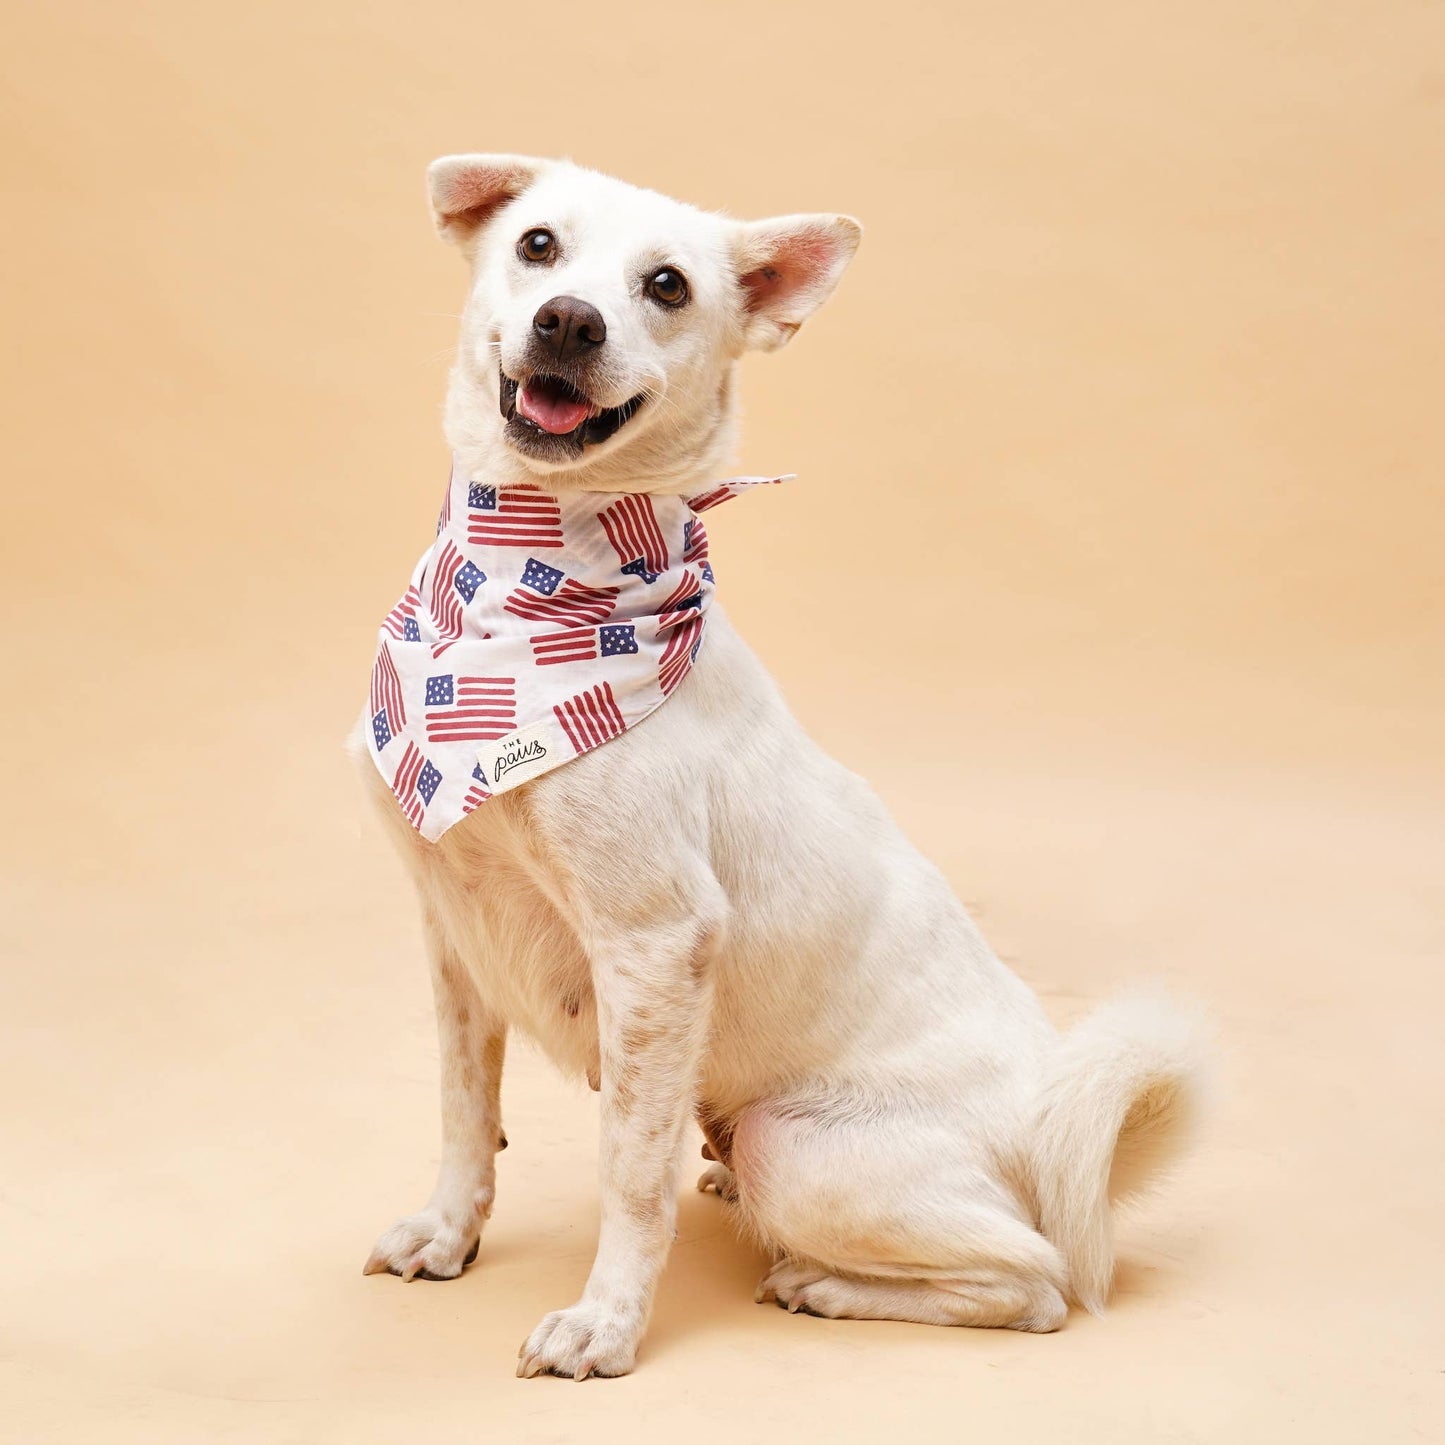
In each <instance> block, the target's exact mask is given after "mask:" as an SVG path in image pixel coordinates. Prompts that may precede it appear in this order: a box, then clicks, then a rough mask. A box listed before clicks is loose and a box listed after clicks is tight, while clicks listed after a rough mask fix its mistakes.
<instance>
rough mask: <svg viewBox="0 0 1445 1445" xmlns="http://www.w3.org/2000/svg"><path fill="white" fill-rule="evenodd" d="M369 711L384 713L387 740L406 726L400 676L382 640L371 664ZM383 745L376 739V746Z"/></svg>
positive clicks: (373, 714) (389, 651) (389, 650)
mask: <svg viewBox="0 0 1445 1445" xmlns="http://www.w3.org/2000/svg"><path fill="white" fill-rule="evenodd" d="M371 712H372V716H373V717H375V715H376V714H377V713H385V714H386V726H387V731H388V737H387V741H388V742H390V740H391V738H393V737H395V736H396V734H397V733H399V732H400V731H401V730H402V728H404V727H405V726H406V707H405V706H404V704H403V703H402V700H401V678H400V677H398V676H397V673H396V663H395V662H393V661H392V657H391V649H390V648H389V647H388V646H387V645H386V643H384V642H383V643H382V644H381V648H380V650H379V651H378V652H377V654H376V661H375V662H374V663H372V665H371ZM385 746H386V744H385V743H383V742H381V741H380V740H378V742H377V747H378V748H381V747H385Z"/></svg>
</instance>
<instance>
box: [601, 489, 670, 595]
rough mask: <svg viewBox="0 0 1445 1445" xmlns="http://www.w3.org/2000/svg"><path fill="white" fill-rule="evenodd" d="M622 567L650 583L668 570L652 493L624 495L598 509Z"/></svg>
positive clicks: (664, 546) (664, 542)
mask: <svg viewBox="0 0 1445 1445" xmlns="http://www.w3.org/2000/svg"><path fill="white" fill-rule="evenodd" d="M597 520H598V521H599V522H601V523H602V529H603V531H605V532H606V533H607V540H608V541H609V542H610V543H611V544H612V550H613V551H614V552H616V553H617V560H618V561H619V562H620V563H621V564H622V571H623V572H625V573H628V574H629V575H631V576H636V577H641V578H642V580H643V581H644V582H648V583H652V582H656V581H657V579H658V578H659V577H660V576H661V575H662V574H663V573H664V572H666V571H667V542H666V540H665V539H664V537H663V535H662V528H661V527H660V526H658V524H657V513H656V511H655V510H654V508H653V505H652V498H651V497H644V496H640V495H638V496H632V495H629V496H626V497H622V498H621V499H620V500H618V501H616V502H614V503H613V504H612V505H611V506H610V507H606V508H604V509H603V510H602V511H600V512H598V514H597Z"/></svg>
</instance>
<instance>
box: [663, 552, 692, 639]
mask: <svg viewBox="0 0 1445 1445" xmlns="http://www.w3.org/2000/svg"><path fill="white" fill-rule="evenodd" d="M701 606H702V579H701V578H700V577H699V576H698V574H697V573H696V572H694V571H693V570H692V569H691V568H690V567H684V568H683V570H682V580H681V581H680V582H679V583H678V584H677V586H676V587H674V588H673V589H672V592H671V594H670V595H669V597H668V599H667V601H666V602H664V603H663V604H662V606H661V607H659V608H658V609H657V627H658V631H661V630H662V629H663V628H665V627H676V626H677V624H678V623H679V622H683V621H686V619H687V618H688V617H689V616H693V615H695V614H694V613H693V610H692V609H693V608H696V607H701Z"/></svg>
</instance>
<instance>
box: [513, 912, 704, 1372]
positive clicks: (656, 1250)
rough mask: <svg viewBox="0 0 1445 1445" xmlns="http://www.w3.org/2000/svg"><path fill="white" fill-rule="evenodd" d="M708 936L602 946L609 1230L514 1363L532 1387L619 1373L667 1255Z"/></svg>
mask: <svg viewBox="0 0 1445 1445" xmlns="http://www.w3.org/2000/svg"><path fill="white" fill-rule="evenodd" d="M714 936H715V932H714V930H713V929H711V928H709V927H707V926H704V925H701V924H699V923H697V922H695V921H694V922H690V923H688V924H678V925H675V926H670V927H669V926H659V927H653V928H649V929H646V930H643V931H641V932H639V933H637V934H633V935H631V936H630V937H628V938H626V939H622V938H616V939H613V940H611V941H609V942H605V943H603V944H602V946H601V947H599V948H597V950H596V952H595V955H594V962H593V986H594V988H595V989H596V993H597V1027H598V1034H599V1043H600V1047H601V1056H602V1139H601V1161H600V1163H601V1196H602V1227H601V1232H600V1234H599V1237H598V1242H597V1255H596V1258H595V1259H594V1261H593V1264H592V1272H591V1274H590V1275H589V1276H588V1280H587V1287H586V1289H585V1290H584V1291H583V1293H582V1298H581V1299H580V1300H579V1301H578V1302H577V1303H576V1304H575V1305H573V1306H572V1307H571V1308H570V1309H565V1310H558V1311H557V1312H555V1313H553V1314H550V1315H548V1316H547V1317H546V1318H545V1319H544V1320H543V1321H542V1323H541V1324H539V1325H538V1326H537V1328H536V1329H535V1330H533V1331H532V1333H531V1335H530V1336H529V1337H528V1338H527V1341H526V1343H525V1344H523V1346H522V1348H521V1350H520V1352H519V1357H518V1363H517V1373H518V1375H521V1376H523V1377H526V1378H530V1377H531V1376H533V1375H537V1374H540V1373H541V1372H543V1371H547V1372H548V1373H550V1374H553V1375H561V1376H564V1377H570V1378H572V1379H574V1380H584V1379H586V1378H587V1377H588V1375H624V1374H626V1373H627V1372H628V1371H629V1370H630V1369H631V1368H632V1365H633V1362H634V1360H635V1359H636V1356H637V1347H638V1345H639V1343H640V1342H641V1340H642V1335H643V1332H644V1330H645V1329H646V1327H647V1319H648V1315H649V1313H650V1312H651V1309H652V1299H653V1294H654V1292H655V1290H656V1287H657V1281H658V1277H659V1275H660V1274H661V1272H662V1266H663V1264H664V1262H665V1261H666V1259H667V1254H668V1251H669V1249H670V1248H671V1246H672V1237H673V1225H674V1221H675V1219H676V1217H677V1167H678V1153H679V1148H680V1145H681V1140H682V1132H683V1129H684V1127H685V1126H686V1124H687V1121H688V1119H689V1118H690V1116H691V1112H692V1106H693V1094H694V1090H695V1087H696V1080H697V1075H698V1065H699V1060H700V1056H701V1053H702V1045H703V1040H704V1038H705V1037H706V1033H707V1026H708V1010H709V1004H710V1000H711V985H710V980H709V978H708V973H709V969H708V960H709V957H710V954H711V951H712V947H713V938H714Z"/></svg>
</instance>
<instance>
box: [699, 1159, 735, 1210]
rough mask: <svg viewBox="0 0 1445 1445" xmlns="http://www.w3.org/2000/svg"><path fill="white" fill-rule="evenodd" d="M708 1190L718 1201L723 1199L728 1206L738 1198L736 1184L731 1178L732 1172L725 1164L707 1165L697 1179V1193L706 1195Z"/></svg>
mask: <svg viewBox="0 0 1445 1445" xmlns="http://www.w3.org/2000/svg"><path fill="white" fill-rule="evenodd" d="M709 1189H711V1190H712V1191H713V1193H715V1194H716V1195H717V1197H718V1198H719V1199H725V1200H727V1202H728V1203H729V1204H731V1203H733V1202H734V1201H735V1200H736V1199H737V1197H738V1182H737V1180H736V1179H735V1178H734V1177H733V1171H732V1170H731V1169H729V1168H728V1167H727V1166H726V1165H725V1164H712V1165H709V1166H708V1167H707V1168H706V1169H704V1170H703V1171H702V1174H701V1175H700V1176H699V1177H698V1181H697V1192H698V1193H699V1194H706V1193H707V1192H708V1190H709Z"/></svg>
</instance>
